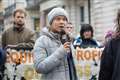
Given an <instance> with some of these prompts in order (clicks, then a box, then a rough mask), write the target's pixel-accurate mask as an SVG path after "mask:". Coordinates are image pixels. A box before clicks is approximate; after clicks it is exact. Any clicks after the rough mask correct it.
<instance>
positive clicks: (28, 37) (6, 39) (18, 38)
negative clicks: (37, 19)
mask: <svg viewBox="0 0 120 80" xmlns="http://www.w3.org/2000/svg"><path fill="white" fill-rule="evenodd" d="M26 16H27V14H26V12H25V11H24V10H23V9H17V10H15V11H14V13H13V18H14V21H13V26H12V27H11V26H10V27H9V28H8V29H7V30H5V31H4V32H3V34H2V47H3V48H6V47H7V48H33V46H34V42H35V39H36V36H35V32H34V31H33V30H30V29H28V28H26V26H25V18H26Z"/></svg>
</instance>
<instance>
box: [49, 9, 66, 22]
mask: <svg viewBox="0 0 120 80" xmlns="http://www.w3.org/2000/svg"><path fill="white" fill-rule="evenodd" d="M56 16H65V17H66V19H67V21H68V13H67V12H66V11H65V10H64V9H63V8H60V7H57V8H53V9H52V10H51V11H50V12H49V13H48V22H49V24H51V23H52V21H53V19H54V18H55V17H56Z"/></svg>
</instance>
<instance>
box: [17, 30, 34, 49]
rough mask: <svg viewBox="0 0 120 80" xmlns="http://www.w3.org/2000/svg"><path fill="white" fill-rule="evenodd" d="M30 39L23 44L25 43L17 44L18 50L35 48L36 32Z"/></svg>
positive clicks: (32, 33)
mask: <svg viewBox="0 0 120 80" xmlns="http://www.w3.org/2000/svg"><path fill="white" fill-rule="evenodd" d="M28 38H29V39H28V40H27V42H23V43H18V44H17V48H33V46H34V43H35V40H36V35H35V33H34V32H31V33H30V34H29V37H28Z"/></svg>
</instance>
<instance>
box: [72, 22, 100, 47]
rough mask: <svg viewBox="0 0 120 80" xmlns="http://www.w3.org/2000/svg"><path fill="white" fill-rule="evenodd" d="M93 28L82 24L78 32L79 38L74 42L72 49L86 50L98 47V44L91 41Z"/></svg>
mask: <svg viewBox="0 0 120 80" xmlns="http://www.w3.org/2000/svg"><path fill="white" fill-rule="evenodd" d="M93 32H94V30H93V28H92V26H91V25H90V24H82V25H81V30H80V36H81V37H78V38H77V39H75V41H74V44H73V45H74V47H75V48H76V47H79V48H88V47H93V48H95V47H99V46H100V44H99V43H98V42H97V41H96V40H95V39H93Z"/></svg>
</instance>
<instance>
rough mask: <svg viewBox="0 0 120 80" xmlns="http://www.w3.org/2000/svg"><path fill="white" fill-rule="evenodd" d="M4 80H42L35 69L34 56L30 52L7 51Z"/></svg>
mask: <svg viewBox="0 0 120 80" xmlns="http://www.w3.org/2000/svg"><path fill="white" fill-rule="evenodd" d="M6 54H7V60H6V64H5V71H4V73H3V74H4V80H40V74H38V73H37V72H36V71H35V69H34V67H33V54H32V51H29V50H19V51H16V50H14V49H7V53H6Z"/></svg>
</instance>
